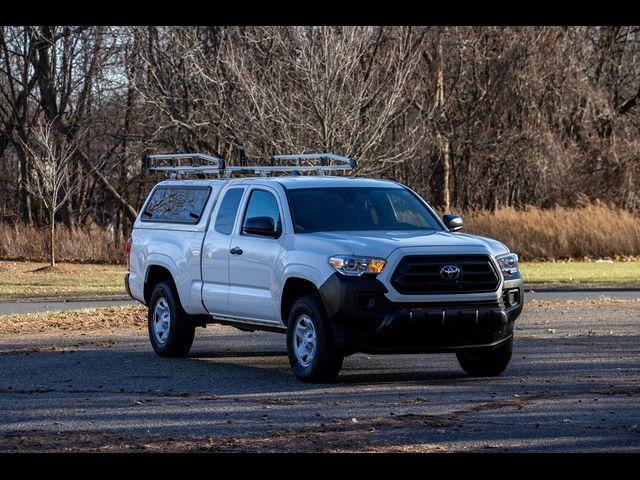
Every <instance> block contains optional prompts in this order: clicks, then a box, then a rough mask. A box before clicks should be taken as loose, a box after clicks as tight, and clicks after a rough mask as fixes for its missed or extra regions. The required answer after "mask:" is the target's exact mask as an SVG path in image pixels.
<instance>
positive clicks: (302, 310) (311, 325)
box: [287, 295, 344, 383]
mask: <svg viewBox="0 0 640 480" xmlns="http://www.w3.org/2000/svg"><path fill="white" fill-rule="evenodd" d="M305 342H307V343H306V344H305ZM287 355H288V357H289V364H290V365H291V369H292V370H293V373H294V374H295V376H296V377H298V379H299V380H300V381H302V382H307V383H316V382H329V381H331V380H333V379H334V378H335V377H336V376H337V375H338V373H339V372H340V369H341V368H342V361H343V360H344V355H343V354H342V353H340V351H338V349H337V348H336V346H335V344H334V343H333V335H332V333H331V325H330V324H329V321H328V319H327V316H326V314H325V313H324V307H323V306H322V302H321V300H320V297H318V296H317V295H308V296H306V297H302V298H300V299H298V300H297V301H296V302H295V303H294V304H293V307H292V308H291V312H289V319H288V323H287Z"/></svg>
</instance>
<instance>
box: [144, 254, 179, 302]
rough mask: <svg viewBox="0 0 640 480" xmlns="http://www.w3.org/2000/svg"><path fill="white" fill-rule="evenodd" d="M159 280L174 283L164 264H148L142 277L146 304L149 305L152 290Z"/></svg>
mask: <svg viewBox="0 0 640 480" xmlns="http://www.w3.org/2000/svg"><path fill="white" fill-rule="evenodd" d="M161 282H173V283H175V279H174V278H173V274H172V273H171V271H170V270H169V269H168V268H167V266H165V265H158V264H153V265H149V266H148V267H147V272H146V274H145V278H144V301H145V304H146V305H149V300H150V299H151V294H152V293H153V290H154V289H155V288H156V286H157V285H158V284H159V283H161Z"/></svg>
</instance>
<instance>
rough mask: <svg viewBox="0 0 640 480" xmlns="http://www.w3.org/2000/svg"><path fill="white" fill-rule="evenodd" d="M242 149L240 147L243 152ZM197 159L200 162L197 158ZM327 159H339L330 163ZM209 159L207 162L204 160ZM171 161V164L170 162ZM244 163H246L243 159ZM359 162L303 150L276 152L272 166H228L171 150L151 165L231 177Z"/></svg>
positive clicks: (320, 172) (348, 165)
mask: <svg viewBox="0 0 640 480" xmlns="http://www.w3.org/2000/svg"><path fill="white" fill-rule="evenodd" d="M240 151H241V150H238V152H239V153H240ZM240 155H241V160H244V161H245V162H246V157H245V156H244V149H242V153H241V154H240ZM243 157H244V158H243ZM184 160H190V162H189V164H188V165H183V164H181V163H184ZM196 160H197V164H196V162H195V161H196ZM291 160H295V161H296V163H297V165H278V163H280V162H284V161H291ZM303 160H320V161H321V164H320V165H302V161H303ZM327 160H334V161H336V162H338V163H337V164H334V165H328V164H327ZM202 162H206V163H204V164H203V163H202ZM167 163H168V164H167ZM243 163H244V162H243ZM357 165H358V163H357V162H356V161H355V160H354V159H352V158H349V157H343V156H340V155H335V154H333V153H303V154H289V155H273V156H272V157H271V166H262V165H240V166H227V165H226V162H225V160H224V159H222V158H219V157H214V156H211V155H205V154H202V153H167V154H158V155H155V154H154V155H149V156H148V160H147V168H148V169H149V171H151V172H165V173H168V174H169V175H170V176H171V178H176V177H177V176H179V175H186V174H196V175H197V174H211V173H215V174H217V175H221V174H222V175H223V176H224V178H229V177H231V176H232V175H233V174H234V173H239V174H242V173H244V174H253V175H259V176H261V177H266V176H267V175H268V174H270V173H276V172H292V173H294V174H297V175H300V172H315V173H316V174H317V175H324V174H325V172H330V171H337V170H353V169H355V168H356V167H357Z"/></svg>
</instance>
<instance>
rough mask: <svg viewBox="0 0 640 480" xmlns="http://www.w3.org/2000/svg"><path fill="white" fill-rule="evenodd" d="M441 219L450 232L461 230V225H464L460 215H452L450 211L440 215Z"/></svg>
mask: <svg viewBox="0 0 640 480" xmlns="http://www.w3.org/2000/svg"><path fill="white" fill-rule="evenodd" d="M442 220H443V221H444V224H445V225H446V226H447V228H448V229H449V230H451V231H452V232H457V231H458V230H462V227H464V221H463V220H462V216H461V215H453V214H451V213H447V214H446V215H445V216H443V217H442Z"/></svg>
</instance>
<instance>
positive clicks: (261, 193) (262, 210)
mask: <svg viewBox="0 0 640 480" xmlns="http://www.w3.org/2000/svg"><path fill="white" fill-rule="evenodd" d="M256 217H269V218H271V219H272V220H273V229H274V232H281V231H282V222H281V221H280V211H279V210H278V202H277V201H276V198H275V197H274V196H273V194H271V193H269V192H267V191H265V190H254V191H252V192H251V198H249V205H247V211H246V212H245V214H244V220H243V223H242V226H243V227H245V226H246V225H247V221H248V220H249V219H252V218H256Z"/></svg>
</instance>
